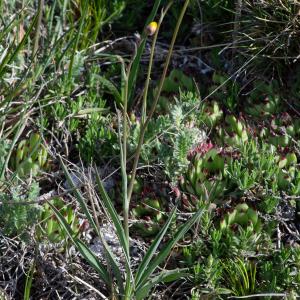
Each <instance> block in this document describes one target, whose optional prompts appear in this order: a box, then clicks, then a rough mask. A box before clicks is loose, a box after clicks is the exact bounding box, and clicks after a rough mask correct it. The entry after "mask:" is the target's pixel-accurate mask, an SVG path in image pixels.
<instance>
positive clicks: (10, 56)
mask: <svg viewBox="0 0 300 300" xmlns="http://www.w3.org/2000/svg"><path fill="white" fill-rule="evenodd" d="M37 19H38V14H36V15H35V17H34V19H33V21H32V23H31V24H30V26H29V28H28V30H27V31H26V33H25V35H24V37H23V39H22V40H21V42H20V43H19V44H18V46H17V47H16V49H15V50H14V51H10V50H9V51H7V54H6V55H5V57H4V58H3V60H2V62H1V63H0V78H2V76H3V74H4V73H5V69H6V66H7V65H8V64H10V63H11V62H12V60H13V59H14V58H15V57H16V56H17V54H18V53H19V52H20V51H21V50H22V48H23V46H24V44H25V41H26V40H27V38H28V36H29V34H30V33H31V31H32V30H33V28H34V26H35V24H36V22H37ZM13 44H14V42H12V44H11V46H10V49H12V48H13V47H14V45H13Z"/></svg>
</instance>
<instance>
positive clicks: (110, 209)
mask: <svg viewBox="0 0 300 300" xmlns="http://www.w3.org/2000/svg"><path fill="white" fill-rule="evenodd" d="M96 181H97V185H98V188H99V192H100V196H101V200H102V201H103V204H104V205H103V208H104V209H105V210H106V211H107V213H108V215H109V217H110V218H111V220H112V222H113V224H114V226H115V229H116V234H117V236H118V238H119V241H120V244H121V246H122V248H123V252H124V254H125V257H126V262H127V264H128V265H129V256H128V253H129V244H128V242H127V240H126V236H125V232H124V229H123V226H122V222H121V220H120V217H119V215H118V214H117V212H116V210H115V208H114V205H113V203H112V201H111V200H110V198H109V196H108V195H107V193H106V191H105V188H104V186H103V184H102V181H101V179H100V176H99V173H98V171H97V168H96Z"/></svg>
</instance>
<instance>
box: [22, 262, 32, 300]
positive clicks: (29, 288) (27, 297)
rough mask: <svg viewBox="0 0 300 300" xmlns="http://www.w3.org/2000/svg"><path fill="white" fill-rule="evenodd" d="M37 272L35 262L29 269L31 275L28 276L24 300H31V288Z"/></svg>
mask: <svg viewBox="0 0 300 300" xmlns="http://www.w3.org/2000/svg"><path fill="white" fill-rule="evenodd" d="M34 270H35V261H34V262H33V264H32V265H31V267H30V269H29V274H28V276H26V282H25V289H24V298H23V299H24V300H29V298H30V291H31V286H32V278H33V273H34Z"/></svg>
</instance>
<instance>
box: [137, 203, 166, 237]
mask: <svg viewBox="0 0 300 300" xmlns="http://www.w3.org/2000/svg"><path fill="white" fill-rule="evenodd" d="M162 210H163V205H162V203H161V201H160V199H152V198H146V199H144V200H143V203H139V204H138V205H137V206H136V207H134V208H133V209H132V214H133V215H134V216H135V217H136V218H137V221H136V222H135V223H134V224H133V226H132V227H133V228H134V229H135V230H137V231H138V232H139V233H140V234H141V235H142V236H151V235H154V234H156V233H157V232H158V231H159V229H160V227H161V225H160V222H161V221H163V214H162V213H161V211H162Z"/></svg>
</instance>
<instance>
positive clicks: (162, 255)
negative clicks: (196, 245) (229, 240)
mask: <svg viewBox="0 0 300 300" xmlns="http://www.w3.org/2000/svg"><path fill="white" fill-rule="evenodd" d="M202 214H203V210H202V209H200V210H199V211H198V212H196V213H195V214H194V215H193V216H192V217H191V218H190V219H189V220H188V221H187V222H186V223H185V224H183V225H181V226H180V227H179V229H178V230H177V231H176V233H175V234H174V236H173V237H172V238H171V239H170V241H169V242H168V243H167V244H166V245H165V246H164V248H163V249H162V250H161V251H160V252H159V253H158V255H157V256H156V257H155V258H154V259H153V260H152V261H151V262H150V263H149V264H148V265H145V266H144V267H143V269H142V270H140V273H139V280H138V281H137V282H136V285H137V289H139V288H140V287H141V286H142V285H143V284H144V283H145V282H146V281H147V280H148V279H149V277H150V276H151V274H152V273H153V272H154V271H155V270H156V268H157V267H158V266H159V265H160V264H161V263H162V262H163V261H164V260H165V259H166V258H167V256H168V255H169V254H170V252H171V250H172V248H173V246H174V245H175V244H176V243H177V242H178V241H179V240H180V239H182V238H183V236H184V235H185V233H186V232H187V231H188V230H189V229H190V228H191V227H192V226H193V225H194V224H195V222H196V221H197V220H198V219H199V217H200V216H201V215H202ZM141 272H142V273H141Z"/></svg>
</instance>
